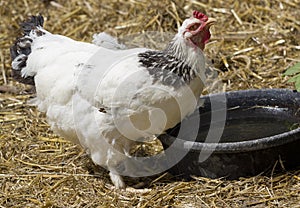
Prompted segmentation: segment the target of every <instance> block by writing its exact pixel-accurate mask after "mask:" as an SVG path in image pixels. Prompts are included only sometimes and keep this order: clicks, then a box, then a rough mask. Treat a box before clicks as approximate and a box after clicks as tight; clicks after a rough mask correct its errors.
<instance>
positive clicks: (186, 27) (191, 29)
mask: <svg viewBox="0 0 300 208" xmlns="http://www.w3.org/2000/svg"><path fill="white" fill-rule="evenodd" d="M215 22H216V19H214V18H208V17H207V16H206V15H205V14H202V13H201V12H198V11H194V12H193V16H192V17H190V18H188V19H186V20H185V21H184V22H183V23H182V25H181V27H180V28H179V30H178V34H177V35H178V36H179V37H180V38H183V39H185V40H187V41H188V43H189V44H191V45H192V46H194V47H198V48H200V49H201V50H203V49H204V47H205V44H206V43H207V42H208V40H209V38H210V31H209V28H210V27H211V26H212V25H213V24H214V23H215Z"/></svg>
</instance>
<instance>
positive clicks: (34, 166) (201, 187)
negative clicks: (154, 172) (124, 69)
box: [0, 0, 300, 207]
mask: <svg viewBox="0 0 300 208" xmlns="http://www.w3.org/2000/svg"><path fill="white" fill-rule="evenodd" d="M47 2H48V3H47ZM100 2H102V3H100ZM201 2H202V3H200V2H198V1H180V0H173V1H171V0H160V1H156V0H154V1H148V0H130V1H120V0H102V1H95V0H87V1H79V0H70V1H62V0H59V1H57V2H56V3H55V2H50V1H47V0H44V1H38V0H32V1H29V0H18V1H16V2H15V3H12V2H11V1H5V0H0V15H1V16H0V19H1V25H0V31H1V33H0V46H1V51H0V59H1V64H0V73H1V75H0V85H1V87H0V150H1V151H0V188H1V190H0V207H252V206H254V207H300V204H299V201H300V171H299V170H298V171H293V172H285V173H282V174H280V175H270V176H269V177H267V176H256V177H252V178H241V179H240V180H236V181H226V180H221V179H220V180H211V179H206V178H196V179H195V180H193V181H191V182H181V181H178V180H177V181H176V180H175V179H173V178H172V177H171V176H170V175H162V176H160V177H159V178H155V177H154V178H147V179H146V178H145V179H140V180H139V181H146V188H148V189H147V190H146V189H145V191H144V193H133V192H129V191H127V192H126V191H114V190H112V189H111V187H110V185H109V184H110V181H109V179H108V175H107V174H106V171H105V170H102V169H100V170H99V169H98V168H96V167H95V166H94V165H93V164H92V162H91V161H90V159H89V158H88V157H87V156H86V155H85V153H84V152H83V151H82V150H81V149H80V148H79V147H77V146H75V145H73V144H71V143H69V142H67V141H65V140H63V139H62V138H60V137H58V136H56V135H54V134H53V133H52V132H51V131H50V130H49V127H48V125H47V123H46V121H45V117H44V115H43V114H41V113H39V112H38V111H37V110H36V108H35V107H32V106H29V105H27V104H26V101H27V100H28V99H29V98H30V97H31V96H32V95H31V94H30V93H28V90H29V89H28V88H27V87H25V86H23V85H21V84H18V83H15V82H14V81H13V80H12V79H11V78H10V58H9V47H10V45H11V44H12V42H13V41H14V39H15V37H16V36H18V35H19V32H18V31H19V30H18V24H19V22H21V21H22V20H24V19H26V17H27V16H28V15H30V14H37V13H42V14H43V15H45V16H46V25H45V27H46V28H47V29H48V30H49V31H52V32H54V33H60V34H63V35H66V36H69V37H71V38H74V39H77V40H84V41H91V39H92V35H93V34H94V33H96V32H100V31H107V32H109V33H111V34H113V35H116V36H118V37H125V36H128V35H129V34H136V33H137V32H138V31H139V32H144V31H160V32H167V31H168V32H172V33H174V32H175V31H176V28H177V26H178V25H179V24H180V23H181V21H182V20H183V19H184V18H185V17H187V16H189V14H190V13H191V11H192V10H193V9H197V10H200V11H203V12H205V13H206V14H208V15H209V16H212V17H215V18H217V19H218V23H217V24H216V26H214V28H213V29H212V33H213V37H212V40H211V43H210V44H209V45H208V46H207V48H206V54H207V55H208V57H210V59H211V60H212V63H213V65H214V67H216V68H217V69H218V70H219V76H220V79H222V81H223V82H224V83H225V88H224V89H226V90H227V91H229V90H237V89H249V88H287V87H291V86H290V85H289V84H287V83H286V81H287V79H286V78H285V77H283V76H282V73H283V72H284V71H285V69H286V68H288V67H289V66H291V65H293V64H294V63H295V62H298V61H300V57H299V52H300V17H299V10H300V1H299V0H274V1H271V0H249V1H240V0H238V1H233V0H229V1H223V0H222V1H221V0H220V1H211V0H207V1H201ZM157 177H158V176H157ZM127 180H128V181H127V183H128V184H129V185H134V184H136V183H137V181H136V180H133V179H127Z"/></svg>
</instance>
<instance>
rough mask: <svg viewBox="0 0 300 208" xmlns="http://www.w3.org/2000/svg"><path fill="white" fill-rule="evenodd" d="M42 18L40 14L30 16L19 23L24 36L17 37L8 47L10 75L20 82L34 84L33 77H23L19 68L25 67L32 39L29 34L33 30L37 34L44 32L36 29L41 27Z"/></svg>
mask: <svg viewBox="0 0 300 208" xmlns="http://www.w3.org/2000/svg"><path fill="white" fill-rule="evenodd" d="M43 24H44V18H43V16H42V15H38V16H31V17H30V18H29V19H28V20H27V21H25V22H23V23H21V28H22V30H23V34H24V36H23V37H21V38H18V39H17V40H16V42H15V43H14V45H13V46H12V47H11V48H10V55H11V59H12V77H13V78H14V79H15V80H16V81H18V82H21V83H24V84H30V85H34V78H33V77H23V76H22V73H21V70H22V69H23V68H24V67H26V61H27V58H28V55H29V54H30V53H31V43H32V41H33V40H32V39H31V38H30V37H29V34H30V32H31V31H32V30H35V32H36V35H37V36H41V35H43V34H44V33H43V32H42V31H40V30H37V27H43Z"/></svg>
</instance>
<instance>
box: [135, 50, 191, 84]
mask: <svg viewBox="0 0 300 208" xmlns="http://www.w3.org/2000/svg"><path fill="white" fill-rule="evenodd" d="M138 57H139V58H140V59H139V62H140V63H141V65H142V66H143V67H145V68H146V69H147V70H148V72H149V74H150V75H151V76H152V77H153V78H154V82H156V81H160V82H161V83H162V84H164V85H171V86H174V87H176V88H177V87H180V86H182V85H184V84H189V82H190V81H191V80H192V79H193V78H195V77H196V74H195V73H194V71H193V70H192V68H191V67H190V66H189V65H188V64H186V63H185V62H184V61H182V60H179V59H177V58H175V57H174V56H172V55H170V54H168V53H166V52H165V51H146V52H143V53H140V54H138Z"/></svg>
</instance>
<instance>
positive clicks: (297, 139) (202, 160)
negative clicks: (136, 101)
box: [159, 89, 300, 179]
mask: <svg viewBox="0 0 300 208" xmlns="http://www.w3.org/2000/svg"><path fill="white" fill-rule="evenodd" d="M201 99H202V101H203V102H204V104H203V105H202V107H200V108H199V109H197V110H196V111H195V112H194V113H193V114H192V115H190V116H189V117H188V118H186V119H184V121H183V122H182V123H181V124H178V125H177V126H176V127H174V128H172V129H170V130H168V131H167V133H166V134H164V135H160V136H159V139H160V140H161V142H162V144H163V147H164V149H165V150H167V149H168V148H169V147H170V146H172V145H174V144H175V147H174V146H172V148H175V149H176V151H172V154H174V155H169V156H168V158H169V159H170V160H172V158H176V156H177V155H185V156H184V157H182V158H179V159H178V158H177V159H178V161H179V162H178V163H177V164H176V165H174V166H173V167H172V168H170V169H169V172H170V173H172V174H173V175H176V176H180V177H184V178H189V177H190V176H191V175H195V176H204V177H210V178H219V177H226V178H228V179H237V178H239V177H247V176H254V175H257V174H261V173H270V170H273V171H274V170H276V169H277V170H283V169H294V168H297V167H299V166H300V128H299V126H300V125H299V123H300V93H297V92H294V91H291V90H288V89H262V90H245V91H233V92H227V93H220V94H212V95H210V96H204V97H202V98H201ZM199 115H200V116H199ZM195 123H196V125H195ZM223 130H224V131H223ZM175 141H176V142H175ZM178 141H179V142H178Z"/></svg>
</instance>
